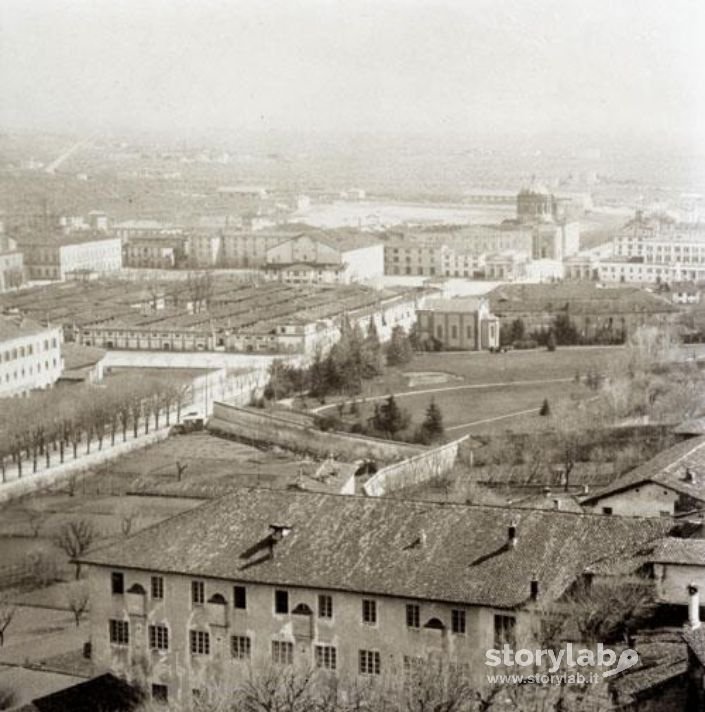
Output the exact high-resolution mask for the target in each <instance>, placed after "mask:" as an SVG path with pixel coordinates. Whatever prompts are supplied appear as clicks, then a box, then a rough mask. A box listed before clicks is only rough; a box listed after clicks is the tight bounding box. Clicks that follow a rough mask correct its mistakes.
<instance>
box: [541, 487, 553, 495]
mask: <svg viewBox="0 0 705 712" xmlns="http://www.w3.org/2000/svg"><path fill="white" fill-rule="evenodd" d="M543 496H544V497H550V496H551V488H550V487H549V486H548V485H547V486H546V487H544V488H543Z"/></svg>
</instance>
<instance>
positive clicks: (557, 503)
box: [553, 497, 561, 510]
mask: <svg viewBox="0 0 705 712" xmlns="http://www.w3.org/2000/svg"><path fill="white" fill-rule="evenodd" d="M553 508H554V509H556V510H559V509H560V508H561V500H560V499H558V497H556V498H555V499H554V500H553Z"/></svg>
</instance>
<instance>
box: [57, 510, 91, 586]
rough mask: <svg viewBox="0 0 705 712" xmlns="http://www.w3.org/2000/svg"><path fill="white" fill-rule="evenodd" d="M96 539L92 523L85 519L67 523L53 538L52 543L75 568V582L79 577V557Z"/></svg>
mask: <svg viewBox="0 0 705 712" xmlns="http://www.w3.org/2000/svg"><path fill="white" fill-rule="evenodd" d="M95 538H96V533H95V529H94V527H93V524H92V522H90V521H88V520H87V519H74V520H73V521H70V522H67V523H66V524H64V526H62V527H61V529H60V530H59V531H58V533H57V534H56V536H55V537H54V543H55V544H56V545H57V546H58V547H59V548H60V549H61V550H62V551H63V552H64V553H65V554H66V555H67V556H68V557H69V559H71V561H72V563H73V564H74V566H75V567H76V580H78V579H79V578H80V577H81V562H80V560H79V557H81V556H83V554H85V553H86V551H87V550H88V548H89V547H90V545H91V544H92V543H93V541H94V540H95Z"/></svg>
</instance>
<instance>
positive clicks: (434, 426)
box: [418, 398, 445, 444]
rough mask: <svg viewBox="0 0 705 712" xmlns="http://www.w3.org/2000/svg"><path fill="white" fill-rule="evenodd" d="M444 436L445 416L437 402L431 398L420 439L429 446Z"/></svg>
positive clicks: (420, 431)
mask: <svg viewBox="0 0 705 712" xmlns="http://www.w3.org/2000/svg"><path fill="white" fill-rule="evenodd" d="M444 435H445V428H444V427H443V414H442V413H441V409H440V408H439V407H438V405H437V404H436V401H435V400H434V399H433V398H431V402H430V403H429V404H428V408H426V417H425V418H424V421H423V423H421V427H420V428H419V430H418V439H419V440H421V442H423V443H426V444H428V443H432V442H434V441H436V440H440V439H441V438H443V436H444Z"/></svg>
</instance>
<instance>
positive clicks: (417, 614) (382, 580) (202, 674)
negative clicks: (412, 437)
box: [84, 488, 670, 706]
mask: <svg viewBox="0 0 705 712" xmlns="http://www.w3.org/2000/svg"><path fill="white" fill-rule="evenodd" d="M669 530H670V527H669V522H667V521H666V520H659V519H653V520H640V521H637V520H633V519H629V518H619V517H613V518H608V517H599V516H592V515H582V514H581V515H578V514H571V513H567V512H556V511H545V510H544V511H539V510H526V509H525V510H519V509H511V508H501V507H481V506H466V505H448V504H436V503H430V502H414V501H404V500H396V499H385V498H373V497H357V496H353V495H345V496H339V495H330V494H320V493H301V492H296V493H295V492H291V491H290V492H285V491H277V490H266V489H250V488H248V489H242V490H239V491H237V492H235V493H233V494H230V495H226V496H225V497H222V498H221V499H219V500H217V501H213V502H210V503H208V504H205V505H203V506H200V507H197V508H196V509H193V510H190V511H188V512H185V513H183V514H181V515H179V516H177V517H173V518H172V519H169V520H167V521H165V522H162V523H161V524H159V525H157V526H156V527H151V528H150V529H148V530H145V531H143V532H140V533H138V534H136V535H135V536H133V537H131V538H129V539H127V540H124V541H121V542H119V543H116V544H113V545H110V546H107V547H105V548H102V549H99V550H96V551H94V552H93V553H92V554H89V555H87V556H86V557H85V559H84V563H86V564H90V572H89V579H90V592H91V612H90V616H91V643H92V651H93V658H94V662H95V664H96V665H97V667H98V669H105V670H111V671H113V672H114V673H116V674H127V673H129V671H130V670H131V669H134V666H140V667H141V669H143V670H144V671H145V672H146V676H147V681H148V685H150V686H151V689H152V694H153V696H154V697H155V698H156V699H158V700H161V701H166V702H168V703H169V704H170V705H171V704H173V705H174V706H176V705H178V704H186V705H188V704H190V701H191V700H192V699H194V698H195V697H198V696H199V694H200V693H201V691H202V690H204V689H205V688H207V687H208V686H209V685H210V686H212V685H214V684H220V685H225V686H230V685H235V684H237V682H238V681H240V680H242V679H244V678H245V677H246V676H247V675H248V674H249V672H250V670H251V669H254V670H255V671H257V670H263V669H265V668H268V667H270V666H271V665H281V666H290V665H293V666H301V667H302V668H308V667H314V668H318V669H321V670H323V671H326V672H328V673H330V674H333V675H341V676H347V677H355V676H357V675H360V676H362V677H370V678H375V677H379V676H381V675H395V674H403V673H404V672H405V671H409V670H412V669H414V667H415V666H417V665H420V664H423V662H424V661H426V660H428V659H429V658H431V659H436V660H441V661H443V662H444V663H447V664H448V665H451V666H455V667H456V669H459V670H460V671H462V672H463V673H464V674H466V675H467V676H469V677H470V679H471V680H474V681H475V682H476V683H477V684H480V683H481V682H483V680H485V675H486V667H485V665H484V662H485V651H486V650H488V649H489V648H493V647H498V646H499V647H501V646H502V644H503V643H505V642H507V643H510V644H513V643H514V642H515V641H520V640H521V639H522V638H523V637H524V636H525V635H527V634H528V633H529V629H530V626H531V625H532V623H534V622H535V616H536V610H537V606H542V605H544V604H545V603H547V602H549V601H553V600H555V599H557V598H559V597H560V596H562V595H563V593H564V592H565V591H566V590H567V589H568V588H569V587H570V586H571V584H572V583H573V582H574V581H575V580H576V579H577V578H578V577H580V576H581V575H582V572H583V571H584V570H585V569H586V567H588V566H589V565H590V564H592V563H594V562H596V561H598V560H601V559H603V558H605V557H609V556H613V555H614V554H616V553H617V552H619V551H622V550H623V549H625V548H627V547H636V546H638V545H639V544H640V543H644V542H646V541H649V540H651V539H655V538H660V537H663V536H665V535H666V534H667V533H668V532H669ZM485 681H486V680H485Z"/></svg>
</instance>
